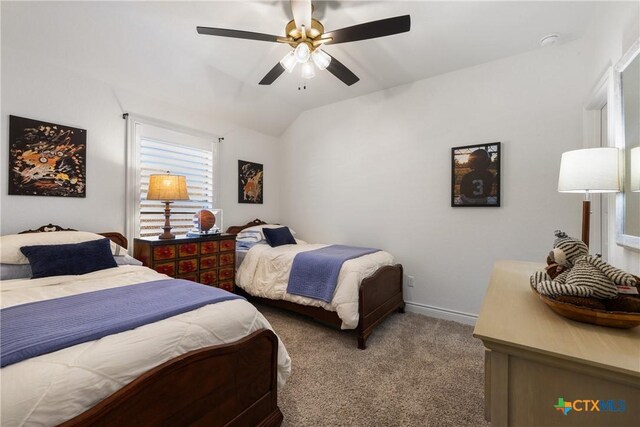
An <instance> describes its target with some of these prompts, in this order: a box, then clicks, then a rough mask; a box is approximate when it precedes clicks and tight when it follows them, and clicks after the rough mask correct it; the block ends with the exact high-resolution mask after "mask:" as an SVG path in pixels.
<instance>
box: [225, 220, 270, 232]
mask: <svg viewBox="0 0 640 427" xmlns="http://www.w3.org/2000/svg"><path fill="white" fill-rule="evenodd" d="M263 224H269V223H268V222H264V221H263V220H261V219H257V218H256V219H254V220H253V221H251V222H248V223H246V224H245V225H232V226H231V227H229V228H227V233H229V234H238V233H239V232H241V231H242V230H244V229H245V228H249V227H253V226H256V225H263Z"/></svg>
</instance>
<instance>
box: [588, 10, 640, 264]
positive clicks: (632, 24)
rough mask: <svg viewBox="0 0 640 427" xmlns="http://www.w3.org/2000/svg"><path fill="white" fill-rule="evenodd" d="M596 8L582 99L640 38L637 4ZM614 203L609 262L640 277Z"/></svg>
mask: <svg viewBox="0 0 640 427" xmlns="http://www.w3.org/2000/svg"><path fill="white" fill-rule="evenodd" d="M597 8H598V9H597V11H596V21H595V23H594V26H593V28H592V30H591V31H590V33H589V36H588V42H589V43H590V44H591V45H592V46H593V52H592V59H591V60H590V61H589V63H588V66H587V68H585V71H586V73H587V76H588V79H587V85H588V86H587V87H586V88H585V96H587V95H588V94H590V92H591V91H590V89H591V88H592V87H593V86H594V85H596V84H597V83H598V80H599V78H600V77H601V76H602V75H603V73H604V72H605V70H607V68H609V67H611V66H612V65H615V64H616V63H617V62H618V60H620V58H621V57H622V55H624V53H625V52H626V51H627V49H628V48H629V47H630V46H631V45H632V44H633V42H634V41H635V40H637V39H638V37H639V36H640V3H638V2H611V3H600V4H598V5H597ZM587 101H588V100H587ZM591 117H592V116H591V115H588V114H587V115H585V120H586V121H589V120H590V119H591ZM590 127H591V126H590V124H587V125H586V126H585V128H586V129H589V128H590ZM615 203H616V201H615V197H608V205H609V207H608V210H609V215H608V218H609V220H608V224H607V226H608V232H609V245H608V255H609V262H610V263H611V264H613V265H615V266H617V267H619V268H622V269H624V270H626V271H629V272H631V273H634V274H637V275H640V252H637V251H633V250H629V249H626V248H624V247H622V246H619V245H618V244H616V238H615V237H616V229H617V223H616V215H615V212H616V209H615Z"/></svg>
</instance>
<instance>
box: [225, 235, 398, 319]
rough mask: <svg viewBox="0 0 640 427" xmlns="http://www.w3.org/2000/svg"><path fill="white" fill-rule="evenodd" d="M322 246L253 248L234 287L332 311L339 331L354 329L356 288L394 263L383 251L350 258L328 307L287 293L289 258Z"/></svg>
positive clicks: (261, 295) (342, 270) (263, 296)
mask: <svg viewBox="0 0 640 427" xmlns="http://www.w3.org/2000/svg"><path fill="white" fill-rule="evenodd" d="M325 246H328V245H323V244H311V243H304V244H297V245H283V246H277V247H275V248H272V247H271V246H269V245H255V246H254V247H252V248H251V249H250V250H249V251H248V252H247V254H246V255H245V258H244V261H243V262H242V264H241V265H240V267H239V268H238V272H237V274H236V285H237V286H240V287H241V288H242V289H244V290H245V291H247V292H248V293H249V294H250V295H253V296H256V297H262V298H269V299H276V300H278V299H279V300H286V301H291V302H295V303H297V304H302V305H310V306H315V307H322V308H324V309H325V310H329V311H335V312H336V313H337V314H338V317H340V319H341V320H342V329H355V328H356V327H357V326H358V320H359V319H358V318H359V315H358V288H359V286H360V282H362V279H364V278H367V277H369V276H371V275H372V274H373V273H374V272H375V271H376V270H378V269H379V268H380V267H382V266H385V265H393V264H395V260H394V258H393V256H392V255H391V254H390V253H388V252H385V251H379V252H374V253H372V254H368V255H364V256H361V257H358V258H354V259H350V260H348V261H346V262H345V263H344V264H342V269H341V270H340V275H339V276H338V284H337V286H336V290H335V292H334V294H333V299H332V300H331V303H330V304H327V303H325V302H324V301H319V300H315V299H312V298H307V297H301V296H298V295H291V294H288V293H287V284H288V282H289V273H290V272H291V265H292V264H293V258H295V256H296V254H298V253H300V252H306V251H312V250H315V249H320V248H324V247H325Z"/></svg>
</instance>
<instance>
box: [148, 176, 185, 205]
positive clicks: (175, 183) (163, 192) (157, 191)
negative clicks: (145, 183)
mask: <svg viewBox="0 0 640 427" xmlns="http://www.w3.org/2000/svg"><path fill="white" fill-rule="evenodd" d="M147 200H166V201H171V200H189V193H188V192H187V178H186V177H185V176H182V175H170V174H158V175H150V176H149V190H148V191H147Z"/></svg>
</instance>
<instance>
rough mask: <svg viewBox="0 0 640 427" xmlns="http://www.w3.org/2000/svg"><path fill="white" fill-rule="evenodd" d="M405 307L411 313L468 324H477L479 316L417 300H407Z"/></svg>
mask: <svg viewBox="0 0 640 427" xmlns="http://www.w3.org/2000/svg"><path fill="white" fill-rule="evenodd" d="M405 308H406V310H407V311H410V312H411V313H418V314H422V315H425V316H430V317H435V318H438V319H444V320H453V321H454V322H458V323H464V324H466V325H475V324H476V320H478V316H477V315H475V314H469V313H464V312H462V311H456V310H450V309H448V308H441V307H434V306H431V305H426V304H420V303H417V302H405Z"/></svg>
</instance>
